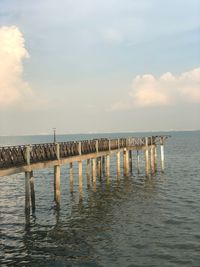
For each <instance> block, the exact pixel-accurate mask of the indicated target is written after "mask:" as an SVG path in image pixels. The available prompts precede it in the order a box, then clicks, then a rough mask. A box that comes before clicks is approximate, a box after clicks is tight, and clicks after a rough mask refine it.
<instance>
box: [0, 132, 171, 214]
mask: <svg viewBox="0 0 200 267" xmlns="http://www.w3.org/2000/svg"><path fill="white" fill-rule="evenodd" d="M167 137H168V136H166V135H162V136H151V137H130V138H119V139H107V138H102V139H93V140H83V141H71V142H58V143H47V144H32V145H19V146H6V147H0V177H1V176H8V175H11V174H15V173H21V172H24V173H25V210H26V211H28V210H29V209H30V206H32V209H33V210H34V209H35V192H34V179H33V171H34V170H37V169H43V168H50V167H54V199H55V202H56V203H57V204H58V205H59V203H60V166H61V165H64V164H70V172H71V173H72V166H73V162H78V168H79V186H80V187H82V162H83V161H84V160H87V175H88V177H90V175H91V177H92V179H93V181H94V182H95V181H96V176H100V175H101V170H104V173H106V174H107V176H110V156H111V155H112V154H116V161H117V162H116V168H117V175H118V176H120V158H121V157H120V153H121V152H122V153H123V169H124V176H128V175H129V173H130V170H131V169H132V150H136V151H137V152H138V151H139V150H143V151H144V153H145V174H146V176H149V169H150V173H151V174H154V173H155V172H156V171H157V146H158V145H159V146H160V151H161V157H160V158H161V169H162V172H164V141H165V139H166V138H167ZM137 155H138V153H137ZM149 155H150V157H149ZM137 161H138V166H139V156H138V157H137ZM90 163H91V164H90ZM149 163H150V164H149ZM70 179H71V178H70Z"/></svg>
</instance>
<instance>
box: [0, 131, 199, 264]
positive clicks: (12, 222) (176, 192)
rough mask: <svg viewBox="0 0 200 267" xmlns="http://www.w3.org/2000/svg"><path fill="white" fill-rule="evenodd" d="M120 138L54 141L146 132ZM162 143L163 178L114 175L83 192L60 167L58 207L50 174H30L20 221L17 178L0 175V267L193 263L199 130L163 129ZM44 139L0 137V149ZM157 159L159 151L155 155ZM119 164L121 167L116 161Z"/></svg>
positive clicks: (21, 176) (196, 238) (113, 161)
mask: <svg viewBox="0 0 200 267" xmlns="http://www.w3.org/2000/svg"><path fill="white" fill-rule="evenodd" d="M153 134H157V133H145V134H143V133H137V134H135V133H133V134H131V133H128V134H117V133H116V134H109V135H98V134H96V135H70V136H69V135H66V136H64V135H63V136H57V140H58V141H64V140H81V139H88V138H89V139H92V138H96V137H104V136H106V137H121V136H138V135H141V136H143V135H153ZM167 134H170V135H171V138H169V139H168V140H167V142H166V145H165V173H164V174H162V173H161V172H160V159H159V157H158V173H157V174H156V175H155V176H153V177H149V178H146V177H145V175H144V174H145V170H144V167H145V165H144V161H143V160H144V155H143V153H142V152H141V154H140V156H141V162H140V168H141V172H140V174H138V173H137V169H136V160H135V159H136V154H135V153H134V159H133V173H132V175H130V176H129V177H123V171H122V169H121V177H120V179H117V176H116V168H115V166H116V158H115V156H113V157H112V158H111V176H110V177H109V179H107V178H106V177H102V179H101V180H100V179H97V184H96V187H94V186H93V184H92V183H88V182H87V177H86V171H85V168H86V166H85V163H84V165H83V167H84V171H83V193H82V194H80V193H79V187H78V175H77V174H78V170H77V166H75V168H74V173H73V175H74V184H73V192H72V193H71V192H70V182H69V166H68V165H67V166H63V167H62V170H61V207H60V209H59V210H58V209H57V208H56V206H55V204H54V201H53V200H54V196H53V169H45V170H38V171H35V172H34V176H35V191H36V212H35V214H31V217H30V223H29V224H26V218H25V214H24V174H23V173H22V174H16V175H12V176H8V177H0V266H1V267H3V266H90V267H92V266H98V267H100V266H106V267H107V266H109V267H112V266H119V267H123V266H127V267H131V266H159V267H162V266H170V267H172V266H180V267H183V266H190V267H191V266H196V267H199V266H200V132H198V131H196V132H171V133H167ZM52 139H53V138H52V136H21V137H0V146H3V145H15V144H31V143H44V142H50V141H52ZM158 154H159V151H158ZM121 165H122V164H121Z"/></svg>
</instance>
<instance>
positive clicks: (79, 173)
mask: <svg viewBox="0 0 200 267" xmlns="http://www.w3.org/2000/svg"><path fill="white" fill-rule="evenodd" d="M78 177H79V189H82V187H83V163H82V161H79V162H78Z"/></svg>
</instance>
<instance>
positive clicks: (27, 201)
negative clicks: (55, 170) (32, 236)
mask: <svg viewBox="0 0 200 267" xmlns="http://www.w3.org/2000/svg"><path fill="white" fill-rule="evenodd" d="M25 149H26V154H25V157H26V163H27V165H30V162H31V156H30V152H31V146H30V145H27V146H26V148H25ZM31 175H32V173H31V171H27V172H25V213H26V214H27V215H29V214H30V197H31V196H30V191H31V188H30V184H31V183H30V180H31Z"/></svg>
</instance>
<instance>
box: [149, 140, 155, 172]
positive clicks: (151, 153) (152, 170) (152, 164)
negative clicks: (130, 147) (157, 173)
mask: <svg viewBox="0 0 200 267" xmlns="http://www.w3.org/2000/svg"><path fill="white" fill-rule="evenodd" d="M150 169H151V175H153V174H154V155H153V139H152V137H151V147H150Z"/></svg>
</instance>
